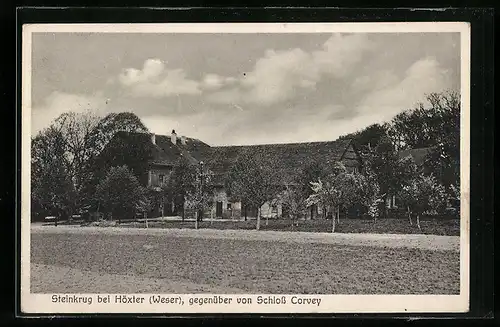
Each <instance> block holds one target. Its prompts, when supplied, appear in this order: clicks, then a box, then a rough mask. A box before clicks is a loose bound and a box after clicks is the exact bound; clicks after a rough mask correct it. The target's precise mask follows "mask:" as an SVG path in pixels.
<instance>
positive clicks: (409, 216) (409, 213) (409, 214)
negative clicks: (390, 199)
mask: <svg viewBox="0 0 500 327" xmlns="http://www.w3.org/2000/svg"><path fill="white" fill-rule="evenodd" d="M406 210H407V212H408V219H409V220H410V226H412V225H413V223H412V221H411V211H410V207H406Z"/></svg>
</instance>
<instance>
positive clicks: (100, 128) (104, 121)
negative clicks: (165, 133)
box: [41, 110, 147, 207]
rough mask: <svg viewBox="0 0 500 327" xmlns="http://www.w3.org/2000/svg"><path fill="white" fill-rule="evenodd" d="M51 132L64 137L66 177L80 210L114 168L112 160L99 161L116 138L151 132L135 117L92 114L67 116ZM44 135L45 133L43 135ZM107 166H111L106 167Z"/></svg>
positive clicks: (70, 114) (73, 113) (62, 146)
mask: <svg viewBox="0 0 500 327" xmlns="http://www.w3.org/2000/svg"><path fill="white" fill-rule="evenodd" d="M49 129H51V130H54V131H57V133H58V135H59V137H60V144H61V151H62V153H63V155H62V157H61V158H59V160H60V162H61V164H62V165H64V166H65V170H66V174H67V175H68V176H69V179H70V180H71V183H72V184H73V188H74V191H75V192H76V194H77V196H76V197H75V201H76V203H75V206H76V207H81V206H82V205H83V204H86V203H87V204H88V202H89V201H90V200H91V198H92V197H93V195H94V193H95V187H96V185H97V182H98V181H99V180H100V179H102V178H104V175H103V173H102V171H103V170H104V171H106V170H107V169H109V168H110V164H109V163H110V161H109V160H107V161H99V160H98V157H99V155H100V154H101V151H102V150H103V148H104V147H105V145H107V143H108V142H109V140H110V139H111V138H112V136H113V135H115V134H116V132H118V131H122V130H123V131H147V129H146V128H145V126H144V125H143V124H142V122H141V121H140V119H139V118H138V117H137V116H136V115H134V114H132V113H118V114H109V115H107V116H106V117H104V118H100V117H99V116H98V115H96V114H95V113H94V112H93V111H91V110H88V111H85V112H71V111H70V112H65V113H63V114H62V115H60V116H59V117H57V118H56V119H55V120H54V121H53V122H52V124H51V125H50V127H49ZM43 133H44V131H42V132H41V134H43ZM50 135H54V133H52V134H50ZM122 150H123V149H119V151H122ZM124 153H127V151H124ZM104 163H108V164H107V165H103V164H104ZM112 164H113V165H120V164H129V163H128V162H123V163H112ZM130 166H132V167H133V165H130Z"/></svg>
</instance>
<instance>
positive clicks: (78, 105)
mask: <svg viewBox="0 0 500 327" xmlns="http://www.w3.org/2000/svg"><path fill="white" fill-rule="evenodd" d="M109 102H110V99H107V98H105V97H104V96H103V95H102V94H101V93H97V94H94V95H82V94H70V93H63V92H58V91H56V92H53V93H51V94H50V95H49V96H48V97H47V98H45V100H44V102H43V105H42V106H39V107H34V108H32V111H31V133H32V134H36V133H38V132H39V131H41V130H42V129H43V128H46V127H48V126H49V125H50V124H51V123H52V122H53V121H54V119H56V118H57V117H59V116H60V115H61V114H63V113H65V112H69V111H73V112H85V111H89V110H92V111H94V112H95V113H96V114H99V112H100V111H103V110H105V109H106V108H107V106H108V104H109Z"/></svg>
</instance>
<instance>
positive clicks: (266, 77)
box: [209, 34, 373, 106]
mask: <svg viewBox="0 0 500 327" xmlns="http://www.w3.org/2000/svg"><path fill="white" fill-rule="evenodd" d="M372 48H373V43H372V42H371V41H370V40H369V39H368V38H367V36H366V35H359V34H356V35H342V34H334V35H332V36H331V37H330V38H329V39H328V40H327V41H326V42H325V43H324V44H323V46H322V48H321V49H320V50H317V51H313V52H306V51H304V50H302V49H300V48H295V49H292V50H284V51H283V50H282V51H275V50H267V51H266V53H265V54H264V56H263V57H261V58H260V59H259V60H257V62H256V63H255V66H254V68H253V70H252V71H250V72H248V73H245V74H244V76H240V77H239V78H238V79H237V80H238V85H237V86H235V87H233V88H231V89H230V90H223V91H220V92H216V93H214V94H211V95H210V96H209V101H212V102H215V103H248V104H259V105H264V106H269V105H274V104H276V103H280V102H283V101H286V100H288V99H291V98H293V97H294V96H295V94H296V91H297V90H299V89H301V90H306V91H313V90H315V89H316V85H317V83H318V82H320V80H321V79H322V78H324V77H330V78H342V77H344V76H346V75H347V74H348V73H349V72H350V71H352V69H353V68H354V67H355V64H356V63H358V62H359V61H360V60H361V59H362V56H363V55H364V53H365V52H366V51H368V50H370V49H372Z"/></svg>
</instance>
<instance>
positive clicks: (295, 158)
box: [205, 139, 350, 183]
mask: <svg viewBox="0 0 500 327" xmlns="http://www.w3.org/2000/svg"><path fill="white" fill-rule="evenodd" d="M349 144H350V140H348V139H347V140H337V141H332V142H311V143H288V144H266V145H248V146H220V147H212V148H210V150H209V152H210V153H209V154H208V155H207V157H206V159H205V160H206V161H207V165H208V166H209V167H210V168H211V169H212V171H213V172H214V173H215V175H216V182H217V183H222V181H223V180H224V178H225V176H226V174H227V173H228V172H229V170H230V169H231V167H232V165H233V164H234V163H235V162H236V160H237V159H238V157H239V156H240V155H241V154H242V153H243V152H246V153H249V154H250V155H252V154H255V156H261V157H264V158H266V159H268V160H269V161H271V162H275V163H277V165H276V166H277V167H278V168H277V169H279V170H280V171H279V174H280V175H281V176H283V177H293V176H295V175H296V174H297V173H299V172H300V170H301V169H302V168H303V167H305V166H307V165H308V164H310V163H312V162H314V161H323V162H325V163H328V162H331V163H333V162H335V161H338V160H340V159H341V157H342V155H343V154H344V152H345V151H346V149H347V148H348V146H349Z"/></svg>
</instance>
